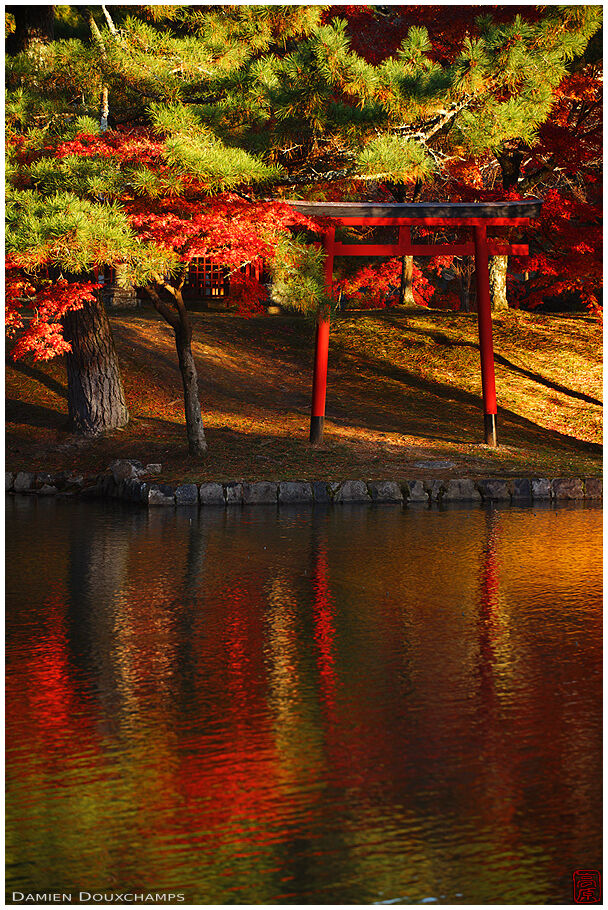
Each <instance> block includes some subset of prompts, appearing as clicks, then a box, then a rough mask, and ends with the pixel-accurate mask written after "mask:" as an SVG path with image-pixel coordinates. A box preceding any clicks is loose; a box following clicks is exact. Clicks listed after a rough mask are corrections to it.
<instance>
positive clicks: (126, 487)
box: [118, 478, 141, 502]
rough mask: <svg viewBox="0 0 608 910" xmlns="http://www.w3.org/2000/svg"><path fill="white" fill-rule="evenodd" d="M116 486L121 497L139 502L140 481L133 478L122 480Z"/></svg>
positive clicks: (128, 500)
mask: <svg viewBox="0 0 608 910" xmlns="http://www.w3.org/2000/svg"><path fill="white" fill-rule="evenodd" d="M118 488H119V490H120V495H121V499H126V500H127V502H140V497H141V482H140V481H139V480H135V479H134V478H131V479H127V480H122V481H121V482H120V483H119V485H118Z"/></svg>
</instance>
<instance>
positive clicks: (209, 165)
mask: <svg viewBox="0 0 608 910" xmlns="http://www.w3.org/2000/svg"><path fill="white" fill-rule="evenodd" d="M165 156H166V159H167V161H168V163H169V164H170V165H171V167H172V168H174V169H175V170H177V171H179V172H180V173H182V174H190V175H191V176H193V177H196V178H198V179H200V180H202V181H204V183H205V184H206V186H207V191H208V192H210V193H213V192H219V191H221V190H225V189H227V188H229V187H235V186H239V185H240V184H252V183H270V182H272V181H276V180H277V179H278V177H279V176H280V173H281V171H280V168H277V167H273V166H269V165H266V164H264V162H263V161H260V160H259V159H257V158H255V157H254V156H253V155H250V154H249V153H248V152H246V151H244V150H243V149H239V148H227V147H226V146H225V145H224V144H223V143H222V142H220V141H219V140H218V139H211V138H210V139H205V138H199V137H198V136H188V135H186V134H183V133H180V134H178V135H175V136H171V137H169V138H168V139H167V140H166V143H165Z"/></svg>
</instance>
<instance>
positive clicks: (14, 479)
mask: <svg viewBox="0 0 608 910" xmlns="http://www.w3.org/2000/svg"><path fill="white" fill-rule="evenodd" d="M160 472H161V465H158V464H154V465H146V466H145V467H144V466H143V465H141V464H140V463H139V462H135V461H117V462H113V463H112V465H110V468H109V469H108V471H106V472H105V473H103V474H99V475H84V474H77V473H74V472H67V471H61V472H59V473H56V474H49V473H43V472H38V473H34V472H31V471H19V472H17V473H16V474H13V473H11V472H6V474H5V491H6V493H8V494H22V495H37V496H56V497H58V498H62V499H63V498H71V497H79V498H81V499H117V500H123V501H125V502H130V503H136V504H139V505H142V506H182V505H184V506H201V507H205V506H216V507H217V506H219V507H227V506H232V505H244V506H248V505H268V504H272V503H274V504H277V505H288V504H292V503H293V504H307V503H308V504H310V505H314V504H315V503H317V504H324V505H339V504H342V503H356V502H358V503H370V504H373V503H402V504H404V505H407V504H409V503H423V504H424V503H426V504H428V505H433V504H442V503H452V502H467V503H478V504H482V503H488V502H496V503H503V504H504V505H508V504H511V503H512V504H513V505H526V504H532V503H538V502H549V503H550V502H566V501H572V500H578V501H594V502H596V503H597V502H598V501H601V500H602V478H601V477H585V476H579V477H557V478H543V477H516V478H513V477H509V478H504V477H502V478H501V477H483V478H478V479H473V478H469V477H463V478H453V477H450V478H444V479H440V478H436V477H417V478H412V479H411V480H407V481H403V482H399V483H398V482H396V481H391V480H384V481H365V480H344V481H334V482H326V481H258V482H246V481H244V480H243V481H232V482H225V483H213V482H205V483H184V484H175V485H173V484H164V483H155V482H154V481H153V475H155V474H160ZM143 478H145V479H143Z"/></svg>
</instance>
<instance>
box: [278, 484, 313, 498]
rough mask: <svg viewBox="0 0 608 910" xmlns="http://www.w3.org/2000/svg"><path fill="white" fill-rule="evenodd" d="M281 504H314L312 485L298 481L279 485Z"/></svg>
mask: <svg viewBox="0 0 608 910" xmlns="http://www.w3.org/2000/svg"><path fill="white" fill-rule="evenodd" d="M279 502H282V503H289V502H312V485H311V484H309V483H304V482H303V481H298V480H293V481H291V480H287V481H282V482H281V483H280V484H279Z"/></svg>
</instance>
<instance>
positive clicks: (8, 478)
mask: <svg viewBox="0 0 608 910" xmlns="http://www.w3.org/2000/svg"><path fill="white" fill-rule="evenodd" d="M14 483H15V475H14V474H13V473H11V471H5V472H4V492H5V493H10V491H11V490H12V489H13V484H14Z"/></svg>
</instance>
